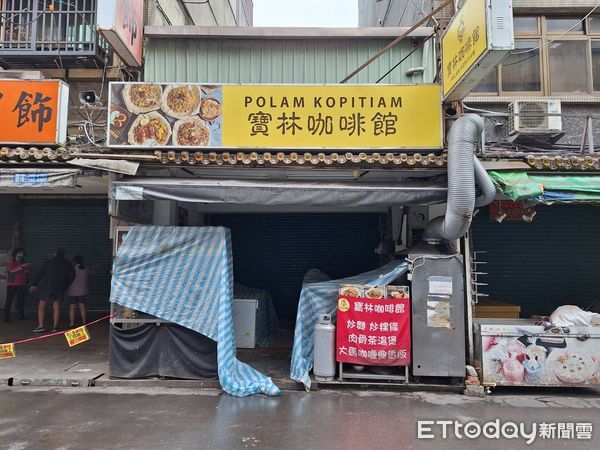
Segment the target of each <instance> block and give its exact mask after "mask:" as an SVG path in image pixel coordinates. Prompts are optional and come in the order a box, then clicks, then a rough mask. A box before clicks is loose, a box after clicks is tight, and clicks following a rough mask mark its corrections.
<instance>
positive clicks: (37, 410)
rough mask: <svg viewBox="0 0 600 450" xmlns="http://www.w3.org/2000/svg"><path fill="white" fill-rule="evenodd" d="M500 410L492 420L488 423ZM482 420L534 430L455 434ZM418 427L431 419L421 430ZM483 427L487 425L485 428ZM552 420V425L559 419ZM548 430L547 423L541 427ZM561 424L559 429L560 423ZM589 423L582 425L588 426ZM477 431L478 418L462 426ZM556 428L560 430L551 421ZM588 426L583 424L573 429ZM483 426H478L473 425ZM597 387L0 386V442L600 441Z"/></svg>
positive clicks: (375, 444)
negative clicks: (468, 390)
mask: <svg viewBox="0 0 600 450" xmlns="http://www.w3.org/2000/svg"><path fill="white" fill-rule="evenodd" d="M496 419H498V420H499V422H497V425H493V424H494V423H495V422H494V421H495V420H496ZM418 420H429V421H436V420H448V421H458V422H460V423H462V424H463V425H464V424H466V423H468V422H476V423H477V424H478V426H479V427H482V426H484V425H486V424H488V423H491V424H492V425H489V424H488V425H487V426H488V428H486V432H487V433H488V434H489V435H491V436H494V435H495V434H494V433H495V430H496V428H494V426H497V427H498V430H499V431H502V428H501V427H502V426H505V425H506V426H507V428H505V429H504V431H505V433H506V434H507V435H509V436H510V435H513V436H514V435H515V434H516V433H515V432H513V430H512V428H508V426H509V425H507V423H508V422H513V423H515V424H517V426H519V425H520V424H521V423H524V424H526V425H525V432H526V433H528V434H529V433H531V430H532V423H533V422H535V423H537V427H538V428H537V431H536V434H535V436H536V438H535V441H534V442H533V444H532V445H527V443H526V438H524V437H522V436H521V435H519V436H518V437H514V438H512V439H507V438H505V437H503V436H502V435H500V438H499V439H488V438H485V437H482V436H480V437H479V438H474V439H471V438H467V437H465V433H466V432H465V431H464V430H462V429H459V430H458V432H459V434H460V435H461V436H463V438H462V439H459V438H457V437H455V435H454V423H452V424H450V425H448V428H447V432H448V437H447V439H442V428H443V425H429V424H425V425H422V426H423V427H424V428H422V429H421V432H422V434H424V435H431V434H434V435H435V436H436V437H435V438H433V439H418V438H417V434H418V425H417V421H418ZM542 422H546V423H548V424H552V423H556V424H558V423H559V422H562V423H565V424H567V425H564V426H563V431H562V433H567V434H568V433H569V428H570V425H568V423H572V424H575V423H577V422H580V423H591V424H592V427H593V428H592V435H591V438H592V439H590V440H583V439H576V436H577V435H576V434H575V430H576V428H575V425H573V435H574V436H573V439H558V438H556V439H553V440H551V441H550V440H548V439H542V438H541V437H540V433H541V431H540V427H541V426H542V425H541V424H542ZM426 427H431V429H430V430H428V429H427V428H426ZM490 427H491V428H490ZM557 428H558V425H557ZM547 429H548V428H547ZM565 430H567V431H565ZM587 430H589V429H587ZM468 431H469V433H471V434H473V435H475V434H476V432H477V426H475V425H470V426H469V428H468ZM555 431H556V433H558V429H556V430H555ZM579 431H580V437H584V436H585V435H586V426H585V425H584V426H583V428H581V429H580V430H579ZM481 433H483V431H481ZM599 442H600V393H598V391H576V390H568V391H538V392H536V391H533V392H532V391H528V392H526V393H522V392H518V391H516V392H515V391H509V392H504V393H502V392H498V391H496V392H495V393H494V395H492V396H489V397H487V398H486V399H475V398H469V397H465V396H462V395H457V394H439V393H392V392H373V391H371V392H368V391H319V392H312V393H302V392H284V394H283V395H282V396H281V397H277V398H268V397H263V396H253V397H249V398H242V399H240V398H233V397H230V396H228V395H226V394H222V393H221V392H220V391H201V390H191V389H189V390H188V389H167V388H161V389H142V388H140V389H134V388H101V387H94V388H63V389H36V388H14V387H13V388H0V447H1V448H8V449H11V450H17V449H25V448H35V449H58V448H61V449H86V450H87V449H96V448H112V449H121V448H127V449H129V448H137V449H154V448H157V449H158V448H161V449H162V448H168V449H177V448H195V449H203V448H210V449H248V448H257V449H258V448H261V449H262V448H265V449H267V448H268V449H303V450H304V449H334V448H340V449H377V450H379V449H403V448H427V449H431V448H448V449H451V448H452V449H455V448H495V449H497V448H505V449H511V450H513V449H518V448H553V449H554V448H563V447H564V448H567V447H568V448H570V449H579V448H585V449H598V448H600V444H599Z"/></svg>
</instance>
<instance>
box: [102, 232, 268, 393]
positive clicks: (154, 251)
mask: <svg viewBox="0 0 600 450" xmlns="http://www.w3.org/2000/svg"><path fill="white" fill-rule="evenodd" d="M110 301H111V302H113V303H117V304H119V305H122V306H124V307H126V308H131V309H134V310H137V311H141V312H144V313H146V314H150V315H152V316H156V317H159V318H161V319H165V320H168V321H170V322H174V323H176V324H179V325H181V326H184V327H186V328H189V329H191V330H194V331H196V332H198V333H201V334H203V335H205V336H208V337H209V338H211V339H213V340H214V341H216V342H217V364H218V372H219V381H220V382H221V386H222V387H223V390H225V392H227V393H228V394H231V395H235V396H238V397H245V396H247V395H251V394H257V393H263V394H267V395H278V394H279V393H280V392H279V389H278V388H277V386H275V384H273V382H272V381H271V379H270V378H268V377H267V376H265V375H263V374H261V373H260V372H258V371H256V370H254V369H253V368H252V367H250V366H248V365H247V364H245V363H242V362H240V361H238V360H237V358H236V353H235V342H234V334H233V319H232V303H233V265H232V257H231V238H230V232H229V230H228V229H227V228H223V227H159V226H143V227H134V228H132V229H131V231H129V232H128V233H127V235H126V237H125V239H124V241H123V244H121V246H120V247H119V251H118V254H117V257H116V258H115V262H114V266H113V278H112V289H111V295H110Z"/></svg>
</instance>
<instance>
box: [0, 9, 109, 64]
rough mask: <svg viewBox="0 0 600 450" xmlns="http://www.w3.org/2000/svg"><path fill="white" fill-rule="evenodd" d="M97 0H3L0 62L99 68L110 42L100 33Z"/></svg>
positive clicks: (0, 28) (0, 29)
mask: <svg viewBox="0 0 600 450" xmlns="http://www.w3.org/2000/svg"><path fill="white" fill-rule="evenodd" d="M96 4H97V2H96V0H61V1H54V2H46V1H42V0H4V1H3V2H0V64H2V65H3V66H5V67H10V68H18V67H32V66H33V67H52V68H57V67H59V68H68V67H72V66H75V65H77V66H79V67H81V66H83V67H96V66H97V65H98V63H103V61H104V58H106V56H107V49H108V46H107V43H106V41H105V40H104V39H103V38H102V37H101V36H100V35H99V34H98V33H97V32H96Z"/></svg>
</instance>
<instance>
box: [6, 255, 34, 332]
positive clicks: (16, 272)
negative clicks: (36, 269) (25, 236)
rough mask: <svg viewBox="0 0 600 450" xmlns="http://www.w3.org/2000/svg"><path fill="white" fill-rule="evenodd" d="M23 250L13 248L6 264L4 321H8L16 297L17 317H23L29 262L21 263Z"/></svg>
mask: <svg viewBox="0 0 600 450" xmlns="http://www.w3.org/2000/svg"><path fill="white" fill-rule="evenodd" d="M24 256H25V251H24V250H23V249H22V248H15V249H14V250H13V251H12V254H11V257H10V260H9V261H8V264H7V267H6V269H7V272H8V276H7V282H6V301H5V303H4V322H10V312H11V309H12V302H13V300H14V299H15V298H16V300H17V309H18V310H19V319H21V320H23V319H25V292H26V289H27V274H28V272H29V264H25V263H23V258H24Z"/></svg>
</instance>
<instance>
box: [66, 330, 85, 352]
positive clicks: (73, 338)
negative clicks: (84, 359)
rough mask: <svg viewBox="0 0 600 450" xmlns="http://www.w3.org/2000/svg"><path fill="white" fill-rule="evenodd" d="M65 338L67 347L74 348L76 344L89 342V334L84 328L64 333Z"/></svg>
mask: <svg viewBox="0 0 600 450" xmlns="http://www.w3.org/2000/svg"><path fill="white" fill-rule="evenodd" d="M65 338H66V339H67V343H68V344H69V347H74V346H75V345H77V344H81V343H82V342H85V341H89V340H90V334H89V333H88V330H87V328H86V327H85V326H83V327H79V328H73V329H72V330H69V331H67V332H66V333H65Z"/></svg>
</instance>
